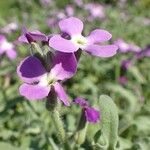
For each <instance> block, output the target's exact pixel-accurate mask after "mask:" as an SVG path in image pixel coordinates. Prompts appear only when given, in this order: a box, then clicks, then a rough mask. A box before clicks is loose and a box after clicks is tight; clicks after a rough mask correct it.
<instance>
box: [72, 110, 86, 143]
mask: <svg viewBox="0 0 150 150" xmlns="http://www.w3.org/2000/svg"><path fill="white" fill-rule="evenodd" d="M87 127H88V123H87V121H86V119H85V116H84V112H83V111H82V113H81V118H80V120H79V124H78V127H77V131H76V133H75V140H76V144H77V146H79V145H81V144H83V143H84V141H85V138H86V132H87Z"/></svg>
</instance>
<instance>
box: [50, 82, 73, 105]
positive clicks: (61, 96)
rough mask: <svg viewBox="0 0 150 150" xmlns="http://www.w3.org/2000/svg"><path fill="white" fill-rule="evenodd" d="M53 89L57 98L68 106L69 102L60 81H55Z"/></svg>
mask: <svg viewBox="0 0 150 150" xmlns="http://www.w3.org/2000/svg"><path fill="white" fill-rule="evenodd" d="M53 86H54V90H55V92H56V94H57V96H58V98H59V99H60V100H61V101H62V102H63V103H64V104H65V105H66V106H70V103H69V101H68V96H67V94H66V92H65V91H64V88H63V87H62V86H61V84H60V83H58V82H56V83H55V84H54V85H53Z"/></svg>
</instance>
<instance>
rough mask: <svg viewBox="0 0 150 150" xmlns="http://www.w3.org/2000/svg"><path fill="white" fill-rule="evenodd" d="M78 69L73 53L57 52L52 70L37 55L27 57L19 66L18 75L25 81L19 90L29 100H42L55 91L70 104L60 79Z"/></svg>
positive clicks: (69, 75) (65, 102)
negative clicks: (48, 69) (46, 67)
mask: <svg viewBox="0 0 150 150" xmlns="http://www.w3.org/2000/svg"><path fill="white" fill-rule="evenodd" d="M76 69H77V62H76V58H75V56H74V54H73V53H68V54H67V53H62V52H57V53H56V54H55V55H54V57H53V60H52V66H51V68H50V71H47V70H46V69H45V67H44V66H43V64H42V62H41V61H40V60H39V59H38V58H36V57H35V56H29V57H27V58H25V59H24V60H23V61H22V62H21V63H20V65H19V66H18V68H17V74H18V76H19V77H20V78H21V79H22V80H23V81H24V82H25V83H23V84H22V85H21V86H20V88H19V92H20V94H21V95H22V96H25V97H26V98H27V99H28V100H40V99H43V98H45V97H47V96H48V95H49V93H50V91H55V93H56V95H57V97H58V98H59V99H60V100H61V101H62V102H63V103H64V104H65V105H67V106H68V105H70V104H69V101H68V96H67V94H66V93H65V91H64V89H63V87H62V86H61V84H60V81H62V80H66V79H68V78H71V77H72V76H73V75H74V74H75V72H76Z"/></svg>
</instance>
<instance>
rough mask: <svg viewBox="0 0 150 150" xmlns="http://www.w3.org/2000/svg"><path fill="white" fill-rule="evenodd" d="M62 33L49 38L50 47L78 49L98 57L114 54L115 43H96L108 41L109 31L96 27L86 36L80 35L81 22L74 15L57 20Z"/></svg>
mask: <svg viewBox="0 0 150 150" xmlns="http://www.w3.org/2000/svg"><path fill="white" fill-rule="evenodd" d="M59 27H60V30H61V32H62V35H59V34H57V35H54V36H53V37H52V38H51V39H50V40H49V45H50V47H52V48H54V49H55V50H58V51H62V52H66V53H71V52H76V51H77V50H79V49H82V50H83V51H86V52H87V53H89V54H91V55H94V56H99V57H111V56H113V55H115V54H116V52H117V49H118V48H117V46H116V45H98V43H99V42H105V41H108V40H109V39H110V38H111V37H112V36H111V34H110V33H109V32H107V31H105V30H101V29H96V30H94V31H92V32H91V33H90V35H89V36H88V37H84V36H82V30H83V22H82V21H81V20H79V19H78V18H75V17H70V18H67V19H63V20H61V21H60V22H59Z"/></svg>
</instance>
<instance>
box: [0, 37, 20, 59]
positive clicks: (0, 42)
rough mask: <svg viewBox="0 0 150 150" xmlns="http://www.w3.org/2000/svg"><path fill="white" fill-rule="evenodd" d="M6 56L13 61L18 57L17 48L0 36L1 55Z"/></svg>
mask: <svg viewBox="0 0 150 150" xmlns="http://www.w3.org/2000/svg"><path fill="white" fill-rule="evenodd" d="M3 54H6V55H7V57H8V58H9V59H11V60H13V59H15V58H16V57H17V53H16V50H15V47H14V45H13V44H12V43H9V42H8V41H7V39H6V37H5V36H4V35H0V55H3Z"/></svg>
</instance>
